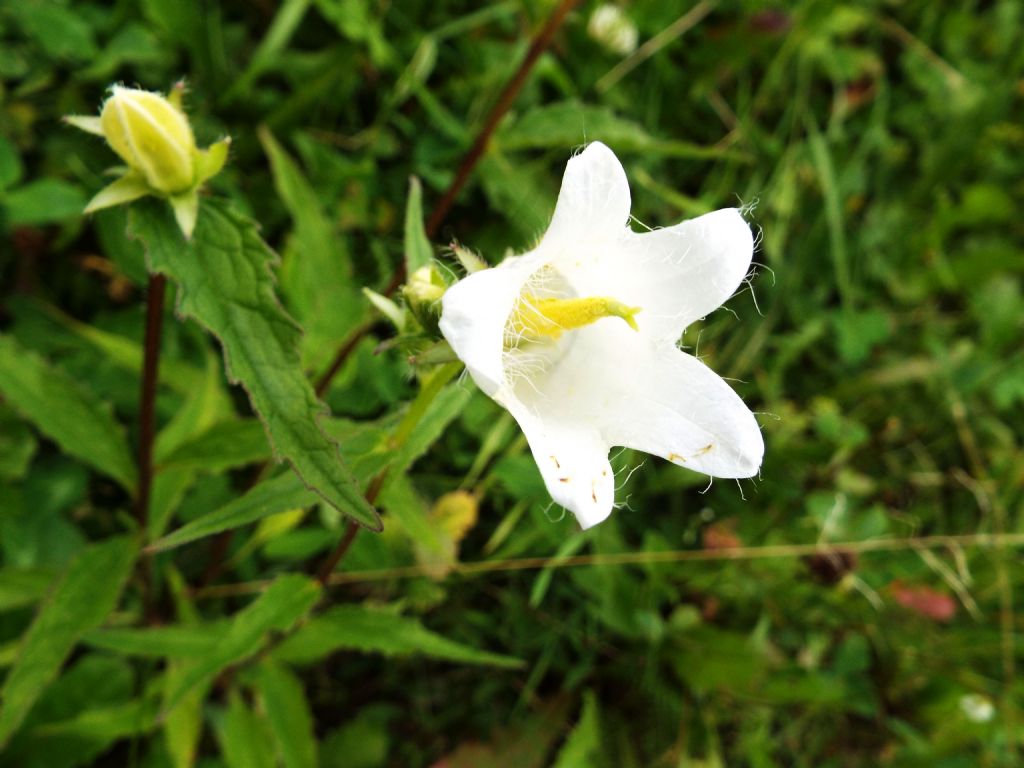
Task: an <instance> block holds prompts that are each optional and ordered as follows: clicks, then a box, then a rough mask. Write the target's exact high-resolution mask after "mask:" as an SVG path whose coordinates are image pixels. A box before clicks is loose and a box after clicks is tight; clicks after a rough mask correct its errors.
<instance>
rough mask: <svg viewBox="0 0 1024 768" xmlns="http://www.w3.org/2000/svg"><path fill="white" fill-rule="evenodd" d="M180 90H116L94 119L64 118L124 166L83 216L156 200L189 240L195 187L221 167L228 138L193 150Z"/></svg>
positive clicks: (179, 87)
mask: <svg viewBox="0 0 1024 768" xmlns="http://www.w3.org/2000/svg"><path fill="white" fill-rule="evenodd" d="M184 90H185V84H184V83H183V82H179V83H178V84H177V85H176V86H175V87H174V88H173V89H171V92H170V94H169V95H168V96H163V95H162V94H159V93H153V92H152V91H142V90H139V89H138V88H125V87H123V86H120V85H115V86H112V87H111V89H110V92H111V95H110V98H109V99H107V100H106V102H104V104H103V110H102V112H101V113H100V116H99V117H92V116H88V115H68V116H66V117H65V118H64V120H65V121H67V122H68V123H70V124H71V125H73V126H75V127H76V128H81V129H82V130H83V131H86V132H87V133H91V134H94V135H96V136H102V137H103V138H104V139H106V140H107V143H108V144H109V145H110V147H111V148H112V149H113V150H114V151H115V152H117V154H118V155H120V156H121V159H122V160H124V161H125V163H126V164H127V166H128V167H127V168H126V169H122V173H121V174H120V175H119V176H118V178H117V179H115V180H114V181H113V182H111V183H110V184H108V185H107V186H106V187H104V188H103V189H101V190H100V191H99V192H97V193H96V195H95V196H94V197H93V198H92V200H90V201H89V204H88V205H87V206H86V207H85V212H86V213H94V212H95V211H100V210H103V209H104V208H110V207H111V206H113V205H123V204H125V203H130V202H131V201H133V200H137V199H138V198H140V197H143V196H144V195H156V196H157V197H163V198H166V199H167V201H168V202H169V203H170V204H171V208H172V209H173V210H174V217H175V219H177V221H178V226H179V227H181V231H182V233H183V234H184V235H185V238H186V239H187V238H189V237H191V236H192V230H193V229H195V226H196V218H197V217H198V215H199V188H200V187H201V186H202V185H203V184H204V183H205V182H206V180H207V179H210V178H212V177H213V176H216V175H217V174H218V173H220V171H221V169H222V168H223V167H224V163H225V162H226V161H227V159H228V147H229V145H230V144H231V139H229V138H223V139H221V140H220V141H218V142H217V143H216V144H213V145H211V146H210V147H208V148H206V149H199V148H198V147H196V140H195V137H194V136H193V135H192V126H190V125H189V122H188V118H187V117H185V113H184V112H182V110H181V97H182V93H183V92H184Z"/></svg>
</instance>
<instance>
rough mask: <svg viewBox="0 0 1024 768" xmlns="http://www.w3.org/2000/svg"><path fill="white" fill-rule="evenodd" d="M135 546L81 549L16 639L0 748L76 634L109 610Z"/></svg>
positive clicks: (1, 703)
mask: <svg viewBox="0 0 1024 768" xmlns="http://www.w3.org/2000/svg"><path fill="white" fill-rule="evenodd" d="M136 552H137V547H136V544H135V542H134V541H133V540H132V539H130V538H128V537H119V538H113V539H108V540H107V541H104V542H103V543H101V544H94V545H93V546H91V547H88V548H87V549H85V550H84V551H83V552H82V553H81V554H80V555H79V556H78V557H76V558H75V559H74V560H73V561H72V562H71V564H70V565H69V566H68V569H67V571H65V573H64V575H63V576H62V577H61V580H60V581H59V582H58V584H57V585H56V587H54V590H53V592H52V593H51V594H50V597H49V598H48V599H47V600H46V602H45V603H43V605H42V607H41V608H40V610H39V614H38V616H36V618H35V621H33V622H32V625H31V626H30V627H29V629H28V632H27V633H26V634H25V636H24V638H23V639H22V642H21V651H20V653H19V654H18V657H17V659H16V660H15V662H14V666H13V667H12V669H11V671H10V674H9V675H8V676H7V680H6V681H5V682H4V687H3V691H2V693H0V747H2V746H3V745H4V744H5V743H7V740H8V739H9V738H10V736H11V734H12V733H14V732H15V731H16V730H17V729H18V726H19V725H21V722H22V720H24V718H25V716H26V715H27V714H28V712H29V710H30V709H31V708H32V704H33V703H35V701H36V699H37V698H38V697H39V694H40V693H42V691H43V690H44V689H45V688H46V686H47V685H49V683H50V682H51V681H52V680H53V678H54V677H55V676H56V675H57V672H58V670H59V669H60V667H61V665H62V664H63V663H64V660H65V659H66V658H67V657H68V655H69V654H70V653H71V650H72V649H73V648H74V646H75V644H76V643H77V642H78V640H79V638H80V637H81V636H82V635H83V634H84V633H85V632H88V631H89V630H90V629H93V628H95V627H97V626H99V625H100V623H101V622H102V621H103V620H104V619H105V618H106V617H107V615H108V614H109V613H110V612H111V611H112V610H114V608H115V607H116V605H117V601H118V598H120V596H121V590H122V589H123V588H124V585H125V582H126V581H127V580H128V576H129V574H130V573H131V569H132V565H133V564H134V562H135V555H136Z"/></svg>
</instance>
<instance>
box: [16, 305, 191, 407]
mask: <svg viewBox="0 0 1024 768" xmlns="http://www.w3.org/2000/svg"><path fill="white" fill-rule="evenodd" d="M32 305H33V306H34V307H36V308H38V309H39V310H40V311H41V312H42V313H43V314H45V315H46V316H47V317H49V318H50V319H51V320H53V321H54V322H56V323H59V324H60V325H61V326H63V327H64V328H66V329H68V330H69V331H71V333H73V334H75V335H76V336H77V337H78V338H80V339H81V340H82V341H84V342H87V343H88V344H91V345H92V346H93V347H94V348H95V349H96V350H98V351H99V352H102V353H103V354H104V355H106V357H107V359H108V360H110V362H112V363H113V364H114V365H116V366H117V367H118V368H122V369H123V370H125V371H127V372H128V373H129V374H130V375H131V376H132V377H134V378H136V379H138V378H139V372H140V371H141V370H142V355H143V349H142V344H141V342H140V341H139V340H136V339H129V338H127V337H125V336H121V335H119V334H116V333H110V332H108V331H104V330H102V329H100V328H96V327H95V326H92V325H89V324H88V323H83V322H81V321H80V320H76V319H75V318H73V317H71V316H70V315H67V314H65V313H64V312H62V311H61V310H60V309H58V308H57V307H55V306H53V305H52V304H46V303H44V302H35V301H33V302H32ZM204 375H205V374H204V373H203V372H202V371H201V370H199V369H198V368H194V367H193V366H191V365H189V364H188V363H184V362H182V361H181V360H173V359H168V358H167V357H166V356H165V357H164V359H162V360H160V383H161V384H162V385H167V387H168V388H170V389H173V390H174V391H175V392H178V393H179V394H182V395H191V394H193V393H194V392H195V391H196V390H197V389H200V388H202V387H203V386H204Z"/></svg>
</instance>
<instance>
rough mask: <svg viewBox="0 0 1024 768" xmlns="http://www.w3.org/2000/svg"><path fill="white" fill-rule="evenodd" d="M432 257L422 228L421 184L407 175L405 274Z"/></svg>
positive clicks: (410, 273) (423, 264)
mask: <svg viewBox="0 0 1024 768" xmlns="http://www.w3.org/2000/svg"><path fill="white" fill-rule="evenodd" d="M433 258H434V249H433V248H431V247H430V240H428V239H427V232H426V230H425V229H424V228H423V186H422V185H421V184H420V180H419V179H417V178H416V177H415V176H410V177H409V197H408V199H407V201H406V204H405V274H406V276H410V275H412V274H413V273H414V272H415V271H416V270H417V269H420V268H421V267H426V266H429V264H430V262H431V261H432V260H433Z"/></svg>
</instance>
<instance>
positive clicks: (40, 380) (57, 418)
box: [0, 336, 136, 491]
mask: <svg viewBox="0 0 1024 768" xmlns="http://www.w3.org/2000/svg"><path fill="white" fill-rule="evenodd" d="M0 395H3V396H4V398H5V399H6V400H7V403H8V404H9V405H10V406H11V407H12V408H14V409H15V410H16V411H17V412H18V413H20V414H21V415H22V416H24V417H25V418H26V419H28V420H29V421H31V422H32V424H33V425H35V427H36V428H37V429H38V430H39V431H40V432H42V433H43V434H44V435H46V436H47V437H48V438H50V439H51V440H53V441H54V442H55V443H57V444H58V445H59V446H60V447H61V448H62V449H63V450H64V451H66V452H67V453H69V454H71V455H72V456H74V457H75V458H77V459H80V460H81V461H83V462H84V463H86V464H88V465H89V466H90V467H92V468H93V469H96V470H97V471H99V472H102V473H103V474H105V475H107V476H108V477H111V478H113V479H114V480H116V481H117V482H119V483H120V484H121V486H122V487H124V488H125V490H127V491H134V489H135V482H136V476H135V466H134V464H133V462H132V456H131V452H130V451H129V450H128V443H127V441H126V440H125V436H124V432H123V431H122V430H121V427H120V425H119V424H118V423H117V422H116V421H114V417H113V416H112V415H111V413H110V411H109V410H108V409H107V408H104V407H103V406H102V405H100V403H99V402H98V401H97V400H96V398H95V397H94V396H93V395H92V393H90V392H87V391H86V390H85V389H83V388H82V387H81V386H80V385H79V384H78V383H77V382H75V381H73V380H72V379H71V377H69V376H68V375H66V374H65V373H64V372H63V371H61V370H60V369H58V368H55V367H54V366H51V365H50V364H49V363H47V362H46V361H45V360H43V359H42V358H41V357H39V356H38V355H37V354H35V353H34V352H30V351H29V350H26V349H22V348H21V347H20V346H19V345H18V344H17V343H16V342H15V341H14V339H12V338H11V337H9V336H0Z"/></svg>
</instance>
